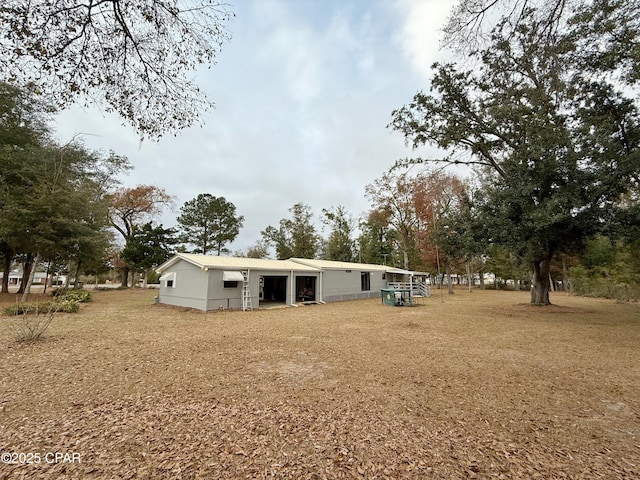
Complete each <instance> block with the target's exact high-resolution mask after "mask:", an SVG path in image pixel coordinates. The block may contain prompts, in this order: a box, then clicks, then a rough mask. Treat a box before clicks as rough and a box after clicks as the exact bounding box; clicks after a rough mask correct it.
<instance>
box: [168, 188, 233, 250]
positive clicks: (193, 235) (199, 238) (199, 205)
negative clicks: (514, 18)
mask: <svg viewBox="0 0 640 480" xmlns="http://www.w3.org/2000/svg"><path fill="white" fill-rule="evenodd" d="M177 220H178V224H179V225H180V228H182V230H183V237H184V241H186V242H187V243H190V244H192V245H195V246H196V250H194V252H195V253H202V254H205V255H206V254H207V253H211V252H212V251H213V252H214V253H216V254H217V255H221V254H222V253H229V250H228V249H227V248H226V246H225V245H227V244H228V243H230V242H232V241H233V240H235V238H236V237H237V236H238V233H240V228H242V225H243V223H244V217H243V216H242V215H236V207H235V205H234V204H233V203H231V202H228V201H227V200H226V199H225V198H224V197H214V196H213V195H210V194H208V193H201V194H200V195H198V196H197V197H196V198H194V199H193V200H189V201H188V202H185V204H184V205H183V206H182V207H181V208H180V216H179V217H178V219H177Z"/></svg>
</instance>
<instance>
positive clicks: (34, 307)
mask: <svg viewBox="0 0 640 480" xmlns="http://www.w3.org/2000/svg"><path fill="white" fill-rule="evenodd" d="M78 310H80V303H79V302H77V301H75V300H71V299H62V300H54V301H50V302H34V303H16V304H15V305H10V306H8V307H5V309H4V313H5V315H9V316H16V315H24V314H34V315H39V314H43V313H47V312H53V313H56V312H61V313H76V312H77V311H78Z"/></svg>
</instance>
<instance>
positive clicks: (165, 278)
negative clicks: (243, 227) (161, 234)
mask: <svg viewBox="0 0 640 480" xmlns="http://www.w3.org/2000/svg"><path fill="white" fill-rule="evenodd" d="M157 272H158V273H159V274H160V291H159V295H158V302H159V303H163V304H168V305H176V306H182V307H189V308H196V309H199V310H204V311H207V310H216V309H220V308H225V309H226V308H232V309H242V310H247V309H251V308H256V307H265V306H269V305H276V304H284V305H295V304H299V303H304V302H333V301H339V300H353V299H357V298H371V297H378V296H379V295H380V290H381V289H383V288H386V287H387V285H388V283H389V282H391V281H409V279H410V277H411V272H409V271H407V270H401V269H397V268H394V267H388V266H384V265H368V264H362V263H348V262H334V261H326V260H308V259H302V258H292V259H289V260H269V259H256V258H241V257H218V256H210V255H195V254H185V253H179V254H176V255H175V256H174V257H173V258H171V259H170V260H168V261H167V262H165V263H163V264H162V265H160V266H159V267H158V268H157Z"/></svg>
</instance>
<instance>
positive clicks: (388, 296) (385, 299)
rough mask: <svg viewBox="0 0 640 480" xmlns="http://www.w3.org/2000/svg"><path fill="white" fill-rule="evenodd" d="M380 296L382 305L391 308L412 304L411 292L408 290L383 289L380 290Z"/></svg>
mask: <svg viewBox="0 0 640 480" xmlns="http://www.w3.org/2000/svg"><path fill="white" fill-rule="evenodd" d="M380 296H381V297H382V303H384V304H385V305H391V306H392V307H404V306H405V305H412V304H413V298H412V297H411V290H410V289H408V288H387V289H383V290H380Z"/></svg>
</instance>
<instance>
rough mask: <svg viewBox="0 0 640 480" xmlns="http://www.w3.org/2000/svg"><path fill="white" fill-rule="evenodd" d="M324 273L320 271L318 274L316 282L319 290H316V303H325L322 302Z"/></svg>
mask: <svg viewBox="0 0 640 480" xmlns="http://www.w3.org/2000/svg"><path fill="white" fill-rule="evenodd" d="M323 274H324V272H323V271H322V270H320V272H319V273H318V280H320V288H318V292H319V295H318V296H319V297H320V298H318V303H322V304H324V303H327V302H325V301H324V276H323Z"/></svg>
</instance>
